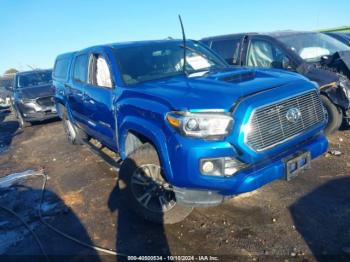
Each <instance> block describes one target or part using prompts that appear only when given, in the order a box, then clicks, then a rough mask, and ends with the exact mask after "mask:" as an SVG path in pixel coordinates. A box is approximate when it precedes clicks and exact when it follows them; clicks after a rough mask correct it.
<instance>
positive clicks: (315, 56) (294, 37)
mask: <svg viewBox="0 0 350 262" xmlns="http://www.w3.org/2000/svg"><path fill="white" fill-rule="evenodd" d="M276 38H277V39H278V40H280V41H281V42H283V43H284V44H285V45H287V46H288V47H289V48H290V49H291V50H292V51H294V52H295V53H297V54H298V55H299V56H300V57H301V58H302V59H303V60H304V61H306V62H319V61H320V60H321V57H322V56H325V55H327V56H328V55H333V54H334V53H335V52H337V51H346V50H350V47H348V46H347V45H345V44H343V43H342V42H340V41H338V40H336V39H334V38H333V37H330V36H328V35H325V34H321V33H313V32H310V33H298V34H291V35H280V36H277V37H276Z"/></svg>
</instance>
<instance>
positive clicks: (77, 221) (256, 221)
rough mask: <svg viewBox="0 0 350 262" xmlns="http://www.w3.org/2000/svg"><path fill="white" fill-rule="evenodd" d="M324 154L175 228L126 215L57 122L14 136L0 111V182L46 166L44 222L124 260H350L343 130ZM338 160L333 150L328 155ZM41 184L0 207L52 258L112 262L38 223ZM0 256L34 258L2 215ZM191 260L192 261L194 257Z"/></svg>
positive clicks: (113, 176) (348, 138)
mask: <svg viewBox="0 0 350 262" xmlns="http://www.w3.org/2000/svg"><path fill="white" fill-rule="evenodd" d="M329 149H330V150H337V151H339V152H341V155H339V156H336V155H333V154H330V153H328V154H326V155H325V156H323V157H321V158H319V159H317V160H316V161H314V162H313V163H312V169H310V170H307V171H305V172H304V173H303V174H301V175H300V176H299V177H297V178H295V179H293V180H292V181H290V182H286V181H282V180H280V181H275V182H273V183H271V184H269V185H266V186H265V187H263V188H261V189H259V190H256V191H254V192H251V193H247V194H244V195H240V196H238V197H236V198H233V199H231V200H228V201H226V202H225V203H224V204H222V205H221V206H218V207H212V208H203V209H195V210H194V211H193V212H192V214H191V215H190V216H189V217H188V218H187V219H186V220H184V221H183V222H181V223H178V224H175V225H167V226H161V225H155V224H152V223H149V222H146V221H144V220H142V219H140V218H138V217H136V216H135V215H134V214H133V213H131V212H129V211H128V209H127V208H126V207H125V206H126V205H127V203H123V202H121V201H120V197H119V193H120V192H119V190H118V188H117V187H116V180H117V176H118V172H117V171H116V170H114V169H113V168H111V167H110V166H109V165H107V164H106V163H105V162H104V161H103V160H102V159H101V157H99V156H98V155H96V154H94V153H92V152H91V150H90V148H89V147H88V146H85V145H84V146H73V145H70V144H68V142H66V138H65V136H64V132H63V128H62V124H61V122H59V121H50V122H46V123H40V124H36V125H33V126H32V127H29V128H26V129H25V130H21V129H19V127H18V123H17V121H16V120H15V119H14V118H13V116H12V115H11V114H10V113H9V112H6V111H3V112H2V113H0V170H1V172H0V177H1V176H5V175H8V174H12V173H15V172H22V171H25V170H28V169H32V170H38V169H40V168H44V170H45V173H46V174H47V175H48V176H49V180H48V184H47V191H46V193H45V199H44V205H43V208H42V210H43V213H44V217H45V220H46V221H47V222H49V223H51V224H52V225H55V226H56V227H57V228H59V229H61V230H62V231H64V232H66V233H68V234H69V235H72V236H75V237H76V238H78V239H80V240H81V241H84V242H86V243H88V244H93V245H97V246H101V247H105V248H109V249H115V250H117V251H118V252H120V253H124V254H128V255H160V254H162V255H186V256H188V255H208V256H209V255H211V256H220V257H219V260H220V261H233V260H241V261H246V260H248V261H294V260H295V261H315V260H316V261H317V260H318V261H321V260H332V261H335V260H337V261H339V260H341V259H342V260H346V259H350V257H346V256H347V252H348V253H350V250H349V249H350V190H349V189H350V174H349V170H350V131H344V130H343V131H339V132H337V133H336V134H335V135H333V136H332V137H330V148H329ZM333 153H337V152H333ZM41 185H42V179H41V178H40V177H32V178H28V179H25V180H22V181H21V182H20V183H19V184H17V185H14V186H12V187H11V188H6V189H0V205H1V206H6V207H8V208H10V209H12V210H14V211H15V212H16V213H18V214H19V215H20V216H21V217H22V218H23V219H24V220H25V221H26V222H27V223H28V224H29V226H30V227H31V229H32V230H33V231H34V232H35V233H36V234H37V235H38V237H39V238H40V240H41V242H42V243H43V246H44V249H45V252H46V253H48V254H49V255H51V257H50V259H51V260H54V261H55V260H57V261H58V260H62V256H63V255H65V256H67V257H68V256H69V258H71V259H73V260H80V259H81V258H82V257H81V256H83V258H85V259H89V260H96V261H100V260H112V261H115V260H118V261H123V258H121V257H119V259H117V258H115V257H113V256H106V255H103V253H101V252H98V251H94V250H90V249H88V248H85V247H83V246H81V245H78V244H76V243H74V242H72V241H70V240H67V239H65V238H63V237H61V236H59V235H57V234H56V233H54V232H53V231H51V230H50V229H49V228H48V227H47V226H45V225H43V224H42V223H41V222H40V220H39V217H38V215H37V209H38V204H39V201H40V193H41V189H40V188H41ZM0 254H3V255H13V254H16V255H24V256H26V255H40V254H41V251H40V249H39V247H38V245H37V244H36V242H35V239H34V238H33V236H32V234H30V232H29V231H28V229H26V228H25V227H24V226H23V224H22V223H21V222H19V220H16V218H14V217H13V216H12V215H11V214H9V213H7V212H5V211H4V210H0ZM197 259H198V257H197Z"/></svg>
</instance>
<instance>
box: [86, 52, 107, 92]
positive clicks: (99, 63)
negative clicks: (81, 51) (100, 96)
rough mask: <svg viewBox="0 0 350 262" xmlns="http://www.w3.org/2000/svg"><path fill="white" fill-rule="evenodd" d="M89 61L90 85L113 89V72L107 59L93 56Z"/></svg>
mask: <svg viewBox="0 0 350 262" xmlns="http://www.w3.org/2000/svg"><path fill="white" fill-rule="evenodd" d="M89 61H90V62H89V83H90V84H91V85H94V86H101V87H108V88H112V87H113V84H112V79H111V71H110V70H109V66H108V63H107V61H106V59H105V58H104V57H103V56H102V55H99V54H93V55H91V56H90V60H89Z"/></svg>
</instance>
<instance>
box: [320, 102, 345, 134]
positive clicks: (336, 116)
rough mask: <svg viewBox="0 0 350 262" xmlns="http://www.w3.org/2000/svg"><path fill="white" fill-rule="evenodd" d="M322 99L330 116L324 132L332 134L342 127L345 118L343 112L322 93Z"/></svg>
mask: <svg viewBox="0 0 350 262" xmlns="http://www.w3.org/2000/svg"><path fill="white" fill-rule="evenodd" d="M321 100H322V103H323V106H324V108H325V109H326V114H327V116H326V117H327V118H328V121H327V126H326V128H325V129H324V133H325V134H326V135H330V134H332V133H334V132H336V131H337V130H338V129H339V128H340V126H341V124H342V120H343V117H342V113H341V111H340V110H339V109H338V108H337V106H336V105H334V104H333V103H332V102H331V101H330V100H329V99H328V98H327V97H326V96H324V95H321Z"/></svg>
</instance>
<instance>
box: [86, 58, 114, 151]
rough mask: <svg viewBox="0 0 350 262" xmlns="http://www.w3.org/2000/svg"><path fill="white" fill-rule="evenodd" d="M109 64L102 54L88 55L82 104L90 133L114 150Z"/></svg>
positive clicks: (112, 92) (112, 93)
mask: <svg viewBox="0 0 350 262" xmlns="http://www.w3.org/2000/svg"><path fill="white" fill-rule="evenodd" d="M109 64H110V63H109V60H108V57H107V55H105V54H104V53H102V52H92V53H90V55H89V70H88V72H89V74H88V85H87V86H86V90H85V100H84V104H85V110H86V112H85V113H86V116H87V118H88V119H89V125H90V129H92V130H91V132H92V133H93V134H94V135H95V136H96V137H97V138H98V139H99V140H101V141H102V142H103V143H104V144H106V145H108V146H110V147H112V148H115V145H116V143H115V138H114V134H115V131H114V130H115V115H114V106H113V105H114V103H113V102H114V98H115V95H114V91H115V90H114V88H115V85H114V80H113V77H112V74H111V70H110V66H109Z"/></svg>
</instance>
